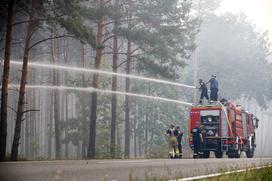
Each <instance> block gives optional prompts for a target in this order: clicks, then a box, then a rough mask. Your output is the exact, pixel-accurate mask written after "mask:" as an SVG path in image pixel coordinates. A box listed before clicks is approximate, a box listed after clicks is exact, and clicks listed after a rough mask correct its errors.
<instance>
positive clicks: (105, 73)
mask: <svg viewBox="0 0 272 181" xmlns="http://www.w3.org/2000/svg"><path fill="white" fill-rule="evenodd" d="M10 63H11V64H14V65H22V64H23V63H22V62H18V61H14V60H11V61H10ZM28 65H29V66H30V67H42V68H51V69H61V70H70V71H77V72H88V73H98V74H104V75H115V76H119V77H125V78H131V79H138V80H145V81H150V82H156V83H162V84H168V85H174V86H178V87H186V88H191V89H196V87H195V86H190V85H186V84H180V83H176V82H171V81H166V80H159V79H154V78H148V77H143V76H137V75H130V74H123V73H114V72H109V71H104V70H96V69H88V68H79V67H71V66H63V65H54V64H45V63H33V62H29V63H28Z"/></svg>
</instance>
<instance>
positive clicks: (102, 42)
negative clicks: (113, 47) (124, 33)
mask: <svg viewBox="0 0 272 181" xmlns="http://www.w3.org/2000/svg"><path fill="white" fill-rule="evenodd" d="M114 36H115V35H111V36H109V37H107V38H106V39H104V41H103V42H102V44H104V43H105V42H106V41H108V40H109V39H111V38H113V37H114Z"/></svg>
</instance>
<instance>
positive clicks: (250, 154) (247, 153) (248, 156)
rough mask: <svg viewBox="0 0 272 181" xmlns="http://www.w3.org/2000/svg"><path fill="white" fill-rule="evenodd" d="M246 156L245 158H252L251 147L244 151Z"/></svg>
mask: <svg viewBox="0 0 272 181" xmlns="http://www.w3.org/2000/svg"><path fill="white" fill-rule="evenodd" d="M246 156H247V158H253V156H254V151H253V150H252V149H250V150H248V151H246Z"/></svg>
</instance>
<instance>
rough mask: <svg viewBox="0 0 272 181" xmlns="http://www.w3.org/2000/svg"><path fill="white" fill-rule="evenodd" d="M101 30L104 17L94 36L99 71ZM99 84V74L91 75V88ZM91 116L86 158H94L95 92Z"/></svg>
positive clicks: (102, 1)
mask: <svg viewBox="0 0 272 181" xmlns="http://www.w3.org/2000/svg"><path fill="white" fill-rule="evenodd" d="M103 5H104V0H100V7H102V6H103ZM103 30H104V17H103V15H101V16H100V18H99V22H98V29H97V35H96V44H97V45H98V47H97V48H96V55H95V69H97V70H99V68H100V63H101V58H102V50H103V49H102V47H101V44H102V42H103ZM98 84H99V74H94V75H93V82H92V86H93V88H98ZM91 99H92V102H91V116H90V133H89V146H88V158H95V139H96V118H97V112H96V111H97V92H92V93H91Z"/></svg>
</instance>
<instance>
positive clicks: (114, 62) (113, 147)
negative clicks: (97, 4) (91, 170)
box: [110, 0, 119, 158]
mask: <svg viewBox="0 0 272 181" xmlns="http://www.w3.org/2000/svg"><path fill="white" fill-rule="evenodd" d="M118 4H119V0H116V1H115V7H117V6H118ZM117 23H118V21H117V20H115V21H114V27H117ZM117 64H118V37H117V35H116V33H114V37H113V57H112V71H113V72H114V73H117V68H118V65H117ZM111 89H112V91H117V76H116V75H113V76H112V87H111ZM116 112H117V96H116V94H112V97H111V134H110V153H111V157H112V158H114V157H115V155H116Z"/></svg>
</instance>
